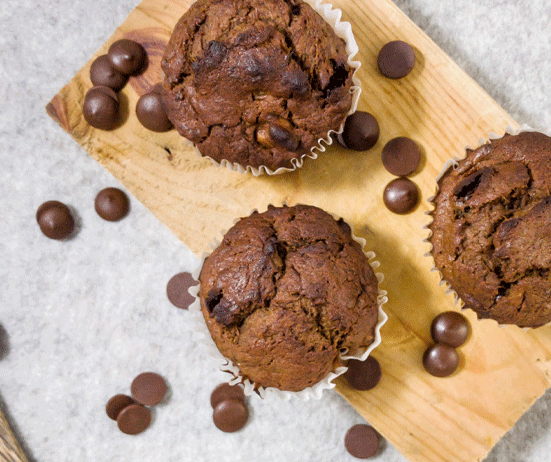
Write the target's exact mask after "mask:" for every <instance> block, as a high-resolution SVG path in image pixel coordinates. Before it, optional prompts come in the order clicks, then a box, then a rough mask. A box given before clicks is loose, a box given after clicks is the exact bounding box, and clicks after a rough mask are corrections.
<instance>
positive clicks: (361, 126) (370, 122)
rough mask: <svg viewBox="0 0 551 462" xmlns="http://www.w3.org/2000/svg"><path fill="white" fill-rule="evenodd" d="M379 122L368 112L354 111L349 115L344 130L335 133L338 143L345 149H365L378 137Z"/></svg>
mask: <svg viewBox="0 0 551 462" xmlns="http://www.w3.org/2000/svg"><path fill="white" fill-rule="evenodd" d="M379 133H380V131H379V123H378V122H377V119H375V117H373V116H372V115H371V114H370V113H369V112H364V111H356V112H355V113H354V114H351V115H349V116H348V117H347V118H346V122H345V123H344V130H343V132H342V133H341V134H339V135H337V140H338V141H339V144H340V145H341V146H343V147H345V148H347V149H354V150H356V151H367V150H368V149H371V148H372V147H373V146H375V144H376V143H377V140H378V139H379Z"/></svg>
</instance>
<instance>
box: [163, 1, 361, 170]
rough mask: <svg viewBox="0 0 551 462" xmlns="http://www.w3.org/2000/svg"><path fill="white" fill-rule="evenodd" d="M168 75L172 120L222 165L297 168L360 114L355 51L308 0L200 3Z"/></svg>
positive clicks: (172, 44)
mask: <svg viewBox="0 0 551 462" xmlns="http://www.w3.org/2000/svg"><path fill="white" fill-rule="evenodd" d="M162 68H163V71H164V73H165V80H164V91H163V102H164V105H165V107H166V110H167V113H168V116H169V118H170V120H171V121H172V122H173V124H174V126H175V127H176V129H177V130H178V132H179V133H180V134H181V135H182V136H184V137H186V138H187V139H189V140H191V141H193V142H194V143H195V144H196V145H197V147H198V149H199V151H200V152H201V153H202V155H204V156H209V157H211V158H212V159H214V160H216V161H218V162H220V161H222V160H224V159H225V160H227V161H229V162H231V163H234V162H237V163H238V164H240V165H242V166H243V167H247V166H251V167H255V168H258V167H260V166H266V167H268V168H270V169H272V170H275V169H277V168H279V167H292V165H293V164H292V162H291V160H292V159H296V158H300V157H301V156H302V155H304V154H307V153H309V152H310V150H311V148H312V147H313V146H317V145H318V140H319V139H320V138H327V133H328V131H329V130H338V129H339V127H340V125H341V123H342V122H343V121H344V119H345V118H346V115H347V114H348V112H349V110H350V108H351V102H352V95H351V92H350V88H351V86H352V74H353V71H354V69H353V68H351V67H350V66H349V65H348V55H347V53H346V44H345V42H344V40H343V39H341V38H339V37H337V35H335V32H334V31H333V29H332V28H331V26H330V25H329V24H328V23H326V22H325V20H324V19H323V18H322V17H321V16H320V15H319V14H318V13H317V12H315V11H314V10H313V9H312V8H311V7H310V6H309V5H308V4H307V3H304V2H303V1H301V0H263V1H260V0H198V1H197V2H196V3H194V4H193V5H192V6H191V8H190V9H189V10H188V11H187V12H186V13H185V14H184V16H182V18H180V20H179V21H178V23H177V24H176V27H175V29H174V32H173V34H172V36H171V38H170V41H169V43H168V45H167V47H166V50H165V54H164V56H163V60H162Z"/></svg>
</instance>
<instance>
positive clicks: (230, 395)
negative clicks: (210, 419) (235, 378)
mask: <svg viewBox="0 0 551 462" xmlns="http://www.w3.org/2000/svg"><path fill="white" fill-rule="evenodd" d="M229 399H236V400H238V401H242V402H243V403H245V392H244V391H243V388H242V387H240V386H239V385H230V384H229V383H221V384H220V385H218V386H217V387H216V388H215V389H214V390H213V392H212V394H211V395H210V405H211V406H212V407H213V408H215V407H216V405H217V404H218V403H220V402H222V401H227V400H229Z"/></svg>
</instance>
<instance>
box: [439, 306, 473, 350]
mask: <svg viewBox="0 0 551 462" xmlns="http://www.w3.org/2000/svg"><path fill="white" fill-rule="evenodd" d="M469 332H470V325H469V321H468V320H467V318H466V317H465V316H463V315H462V314H461V313H458V312H457V311H446V312H444V313H440V314H439V315H438V316H436V317H435V318H434V320H433V321H432V325H431V327H430V333H431V335H432V339H433V340H434V341H435V342H439V343H444V344H446V345H449V346H451V347H454V348H457V347H460V346H461V345H463V344H464V343H465V341H466V340H467V338H468V337H469Z"/></svg>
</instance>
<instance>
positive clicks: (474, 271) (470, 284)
mask: <svg viewBox="0 0 551 462" xmlns="http://www.w3.org/2000/svg"><path fill="white" fill-rule="evenodd" d="M550 158H551V138H549V137H547V136H545V135H543V134H541V133H536V132H524V133H521V134H519V135H516V136H512V135H505V136H504V137H503V138H501V139H498V140H493V141H491V142H489V143H488V144H485V145H483V146H481V147H479V148H478V149H475V150H469V151H468V152H467V156H466V158H465V159H463V160H461V161H460V162H459V166H458V167H457V168H455V169H452V168H450V169H448V171H447V172H446V173H445V174H444V175H443V176H442V178H441V179H440V181H439V183H438V185H439V188H440V190H439V192H438V195H437V196H436V198H435V200H434V203H435V209H434V212H433V216H434V221H433V222H432V224H431V225H430V229H431V230H432V237H431V239H430V240H431V243H432V245H433V251H432V254H433V256H434V260H435V263H436V266H437V267H438V269H439V270H440V271H441V272H442V276H443V278H444V279H445V280H446V281H448V282H449V283H450V285H451V286H452V288H453V289H454V290H455V291H456V292H457V294H458V295H459V296H460V297H461V299H462V300H463V301H464V302H465V306H466V307H468V308H472V309H473V310H474V311H476V313H477V314H478V316H479V317H480V318H491V319H495V320H496V321H498V322H499V323H502V324H516V325H518V326H521V327H538V326H540V325H543V324H546V323H548V322H549V321H551V298H550V297H549V294H550V293H551V279H550V277H549V272H550V267H551V176H550V175H549V172H548V169H549V167H548V163H549V159H550Z"/></svg>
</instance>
